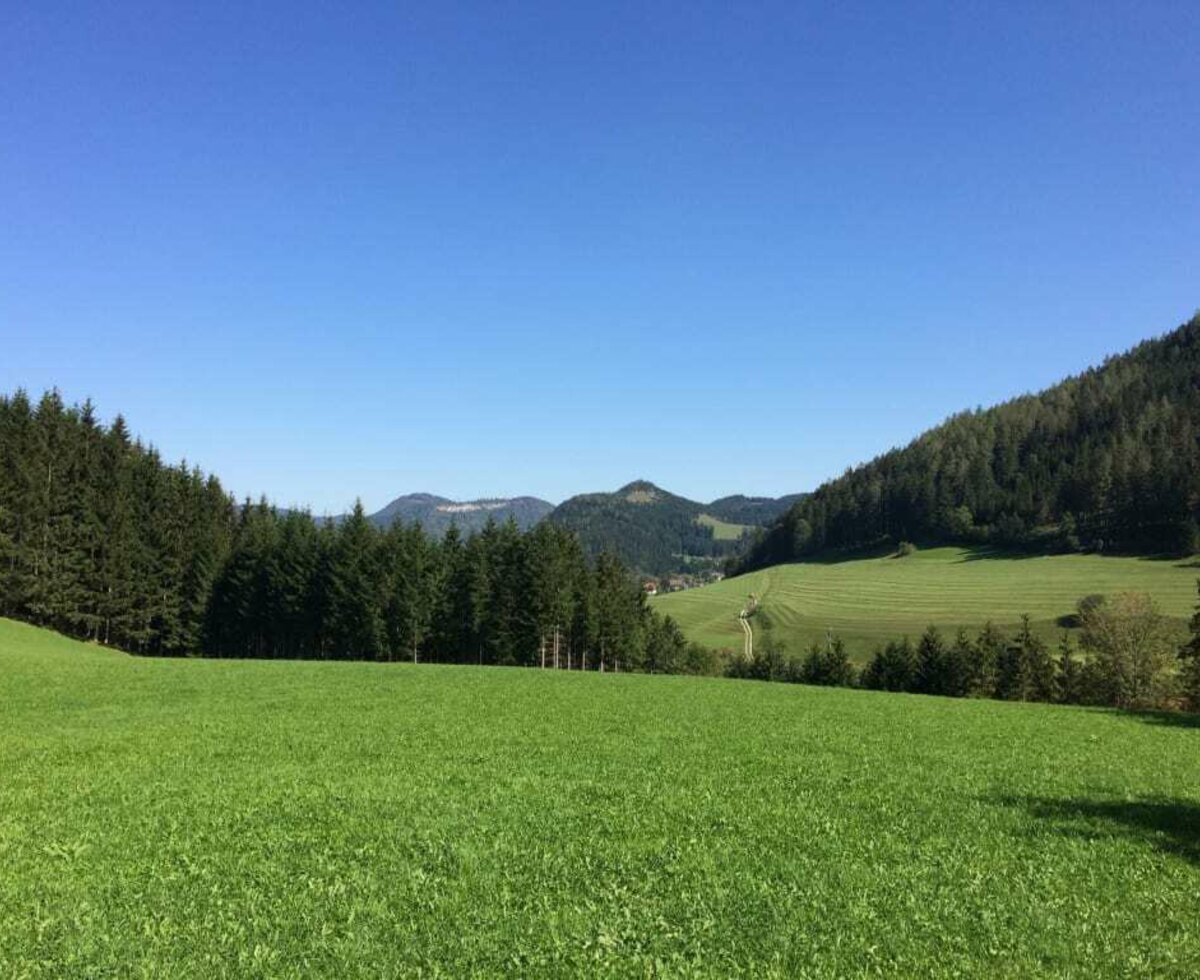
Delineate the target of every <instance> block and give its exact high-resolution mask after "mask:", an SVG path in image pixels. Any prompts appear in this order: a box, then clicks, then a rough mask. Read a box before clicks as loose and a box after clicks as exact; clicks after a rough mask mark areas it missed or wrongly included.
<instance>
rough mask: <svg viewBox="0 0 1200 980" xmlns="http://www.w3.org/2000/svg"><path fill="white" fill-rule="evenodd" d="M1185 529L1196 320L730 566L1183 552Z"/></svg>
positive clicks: (968, 429) (1194, 438) (945, 429)
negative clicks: (942, 551)
mask: <svg viewBox="0 0 1200 980" xmlns="http://www.w3.org/2000/svg"><path fill="white" fill-rule="evenodd" d="M1198 521H1200V315H1198V316H1197V317H1194V318H1193V319H1192V320H1191V321H1190V322H1189V323H1186V324H1184V325H1183V326H1181V327H1180V328H1178V329H1177V330H1175V331H1174V332H1173V333H1170V334H1167V335H1166V336H1164V337H1160V338H1158V339H1155V340H1150V341H1146V342H1145V343H1142V344H1140V345H1138V346H1137V347H1135V348H1134V349H1133V350H1131V351H1129V352H1128V353H1126V354H1123V355H1120V356H1117V357H1112V358H1109V359H1108V360H1107V361H1105V362H1104V364H1103V365H1101V366H1100V367H1097V368H1093V369H1091V370H1089V371H1087V372H1085V373H1083V374H1081V375H1079V376H1077V377H1073V378H1069V379H1067V380H1066V381H1063V382H1062V383H1060V384H1058V385H1055V386H1054V387H1052V388H1049V389H1047V390H1046V391H1043V392H1041V393H1040V394H1036V395H1026V396H1024V397H1021V398H1016V399H1014V400H1012V401H1010V402H1006V403H1004V404H1002V405H998V406H996V407H994V408H990V409H986V410H979V411H969V412H963V413H962V414H960V415H956V416H954V417H952V418H950V419H949V420H947V421H946V422H945V423H943V424H942V425H940V426H938V427H937V428H935V429H932V430H930V431H929V432H927V433H925V434H924V435H922V436H920V437H919V438H917V439H916V440H915V441H913V442H912V443H911V444H909V445H908V446H906V447H905V448H903V449H895V450H892V451H891V452H889V453H886V454H884V455H883V456H880V457H878V458H877V459H875V460H873V461H871V462H870V463H867V464H866V465H863V466H859V467H857V468H855V469H853V470H850V471H848V472H847V473H846V474H845V475H844V476H842V477H840V478H838V479H836V480H832V481H830V482H829V483H826V484H824V485H823V486H821V487H820V488H818V489H817V490H816V491H815V492H814V493H813V494H811V495H810V496H807V497H805V498H803V499H802V500H800V501H799V502H798V503H797V504H796V505H795V506H793V507H792V508H791V510H790V511H788V513H787V514H786V515H785V516H784V517H783V518H782V519H781V520H780V521H778V522H777V523H776V524H775V525H774V526H773V527H772V529H771V531H770V532H769V533H768V534H767V535H765V536H764V537H763V538H762V539H761V540H760V541H759V542H757V543H756V545H755V546H754V547H753V549H752V550H751V551H750V552H749V554H748V555H747V557H746V558H745V560H744V561H743V562H742V564H741V568H742V570H748V569H751V568H758V567H763V566H766V565H772V564H776V563H778V562H783V561H791V560H794V559H798V558H802V557H804V556H806V555H813V554H818V553H825V552H835V551H850V550H854V549H859V548H865V547H871V546H875V545H879V544H881V543H884V542H893V543H894V542H898V541H901V540H906V539H907V540H912V541H917V542H937V543H952V542H961V543H969V542H987V543H995V544H1002V545H1005V546H1013V547H1019V548H1028V549H1036V550H1039V551H1054V550H1080V549H1084V550H1097V551H1101V550H1103V551H1125V552H1140V553H1158V552H1169V553H1176V554H1177V553H1191V552H1194V551H1196V550H1198V549H1200V523H1198Z"/></svg>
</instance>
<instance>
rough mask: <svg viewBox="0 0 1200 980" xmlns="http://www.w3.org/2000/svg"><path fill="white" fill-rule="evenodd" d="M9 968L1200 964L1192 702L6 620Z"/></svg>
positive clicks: (1130, 968) (178, 971)
mask: <svg viewBox="0 0 1200 980" xmlns="http://www.w3.org/2000/svg"><path fill="white" fill-rule="evenodd" d="M0 707H2V710H3V724H2V725H0V774H2V776H3V778H2V779H0V976H4V977H43V976H44V977H62V976H89V977H94V976H205V977H218V976H263V977H266V976H272V977H299V976H318V975H323V976H337V977H346V976H372V977H374V976H397V975H423V976H431V977H435V976H452V977H465V976H472V975H486V976H495V975H499V974H511V975H518V976H526V977H529V976H580V975H601V976H603V975H611V976H651V975H657V976H714V977H729V976H738V975H741V976H751V977H766V976H781V977H782V976H787V977H792V976H814V975H822V976H835V975H836V976H852V975H862V974H867V973H876V972H880V973H883V974H890V975H898V974H899V975H922V976H933V975H945V976H950V975H960V976H961V975H964V974H966V975H976V976H989V977H992V976H1030V975H1035V974H1043V975H1048V974H1053V975H1058V976H1077V977H1085V976H1086V977H1096V976H1104V975H1108V976H1137V975H1143V976H1151V975H1153V976H1160V977H1162V976H1176V977H1194V976H1196V975H1197V974H1198V973H1200V924H1198V922H1200V920H1198V919H1197V905H1196V901H1197V894H1198V893H1200V762H1198V760H1200V728H1196V727H1190V722H1189V720H1188V719H1186V718H1182V717H1176V718H1152V717H1139V716H1133V715H1124V716H1123V715H1118V714H1113V713H1108V712H1102V711H1091V710H1085V709H1072V708H1056V707H1050V706H1044V705H1017V704H1006V703H1000V702H973V701H956V700H940V699H931V698H920V697H915V696H906V695H888V694H876V693H871V692H859V691H841V690H827V689H815V688H804V687H797V686H791V685H783V684H779V685H768V684H758V683H751V682H744V681H726V680H704V679H689V678H672V677H646V676H632V675H611V674H609V675H595V674H591V675H580V674H565V673H553V672H542V671H536V670H518V669H512V670H503V669H494V668H493V669H488V668H482V669H480V668H471V667H424V666H422V667H413V666H409V665H380V664H339V663H288V662H232V661H203V660H184V661H164V660H143V659H134V658H129V657H125V656H122V655H118V654H114V653H109V652H105V651H101V650H96V649H93V648H90V647H87V646H83V645H80V644H77V643H74V642H71V641H68V640H64V639H61V638H58V637H56V636H53V635H51V634H48V633H45V632H42V631H38V630H35V629H33V628H30V627H26V626H20V625H17V624H14V623H11V622H8V621H4V620H0Z"/></svg>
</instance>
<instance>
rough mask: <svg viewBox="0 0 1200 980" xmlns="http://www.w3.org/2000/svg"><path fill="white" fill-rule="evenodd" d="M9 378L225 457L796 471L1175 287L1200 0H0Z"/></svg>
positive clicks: (433, 481) (252, 482)
mask: <svg viewBox="0 0 1200 980" xmlns="http://www.w3.org/2000/svg"><path fill="white" fill-rule="evenodd" d="M3 19H4V26H3V29H0V92H2V93H3V98H2V99H0V133H2V136H0V341H2V343H0V388H2V389H4V390H6V391H11V390H12V389H14V388H16V387H18V386H24V387H26V388H28V389H30V390H31V391H33V392H34V393H37V392H40V390H41V389H43V388H45V387H47V386H55V385H56V386H58V387H59V388H60V389H61V390H62V392H63V394H64V396H65V397H66V398H67V399H68V400H82V399H83V398H85V397H88V396H91V397H92V398H93V399H94V400H95V401H96V402H97V403H98V406H99V408H100V411H101V414H102V416H104V417H106V418H109V417H111V416H112V414H114V413H115V412H118V411H120V412H123V413H125V414H126V416H127V417H128V418H129V420H130V423H131V425H132V426H133V428H134V429H135V431H137V432H139V433H141V434H142V435H143V436H145V437H146V438H148V439H149V440H151V441H153V442H154V443H155V444H157V445H158V446H159V447H160V449H161V450H162V451H163V453H164V455H166V456H167V457H169V458H171V459H178V458H180V457H183V456H186V457H187V458H188V459H189V460H190V461H193V462H197V463H199V464H201V465H202V466H203V467H205V468H206V469H208V470H212V471H215V472H216V473H217V474H218V475H219V476H220V477H221V478H222V480H223V481H224V483H225V484H226V485H227V486H228V487H229V488H230V489H231V490H233V491H234V492H236V493H237V494H239V495H241V494H247V493H249V494H255V495H257V494H258V493H264V492H265V493H266V494H267V495H268V496H270V497H271V498H272V499H274V500H276V501H277V502H279V503H283V504H287V503H294V502H298V503H308V504H311V505H312V506H313V507H314V508H315V509H316V510H317V511H318V512H321V511H338V510H341V509H342V508H343V507H345V506H346V505H348V504H349V503H350V502H352V501H353V499H354V498H355V496H361V497H362V498H363V501H364V503H365V504H366V505H367V506H368V508H370V509H374V508H376V507H379V506H381V505H383V504H384V503H385V502H386V501H387V500H389V499H390V498H391V497H393V496H395V495H396V494H398V493H402V492H409V491H416V490H429V491H433V492H438V493H443V494H446V495H448V496H456V497H474V496H481V495H508V494H516V493H531V494H537V495H541V496H545V497H548V498H550V499H552V500H559V499H562V498H564V497H566V496H568V495H570V494H572V493H576V492H580V491H585V490H595V489H603V488H615V487H616V486H618V485H620V484H622V483H624V482H626V481H628V480H630V479H633V478H634V477H646V478H649V479H652V480H654V481H656V482H658V483H660V484H662V485H664V486H666V487H668V488H669V489H672V490H675V491H677V492H680V493H683V494H686V495H688V496H692V497H698V498H703V499H708V498H711V497H715V496H719V495H722V494H726V493H734V492H745V493H761V494H780V493H785V492H790V491H797V490H803V489H808V488H811V487H813V486H815V485H816V484H817V483H818V482H820V481H821V480H822V479H824V478H827V477H829V476H831V475H836V474H837V473H839V472H841V471H842V470H843V469H844V468H845V467H846V466H848V465H850V464H853V463H856V462H859V461H862V460H864V459H867V458H869V457H871V456H873V455H875V454H876V453H878V452H880V451H883V450H886V449H888V448H889V447H891V446H893V445H896V444H899V443H903V442H905V441H907V440H908V439H909V438H910V437H911V436H913V435H915V434H916V433H917V432H918V431H920V430H921V429H923V428H925V427H927V426H929V425H931V424H933V423H936V422H937V421H939V420H940V419H942V418H943V417H944V416H946V415H947V414H948V413H951V412H953V411H956V410H959V409H962V408H965V407H970V406H974V405H977V404H987V403H990V402H992V401H995V400H998V399H1002V398H1005V397H1008V396H1011V395H1015V394H1018V393H1020V392H1023V391H1025V390H1029V389H1036V388H1038V387H1041V386H1043V385H1045V384H1048V383H1050V382H1053V381H1054V380H1056V379H1057V378H1059V377H1060V376H1062V375H1064V374H1068V373H1072V372H1074V371H1076V370H1079V369H1082V368H1084V367H1086V366H1087V365H1089V364H1090V363H1093V362H1096V361H1098V360H1099V359H1100V358H1102V357H1103V356H1104V355H1105V354H1106V353H1109V352H1113V351H1117V350H1121V349H1124V348H1126V347H1128V346H1130V345H1131V344H1133V343H1135V342H1136V341H1138V340H1139V339H1141V338H1143V337H1146V336H1149V335H1153V334H1158V333H1162V332H1165V331H1166V330H1169V329H1172V328H1173V327H1175V326H1176V325H1177V324H1179V323H1180V322H1182V321H1183V320H1185V319H1187V318H1188V317H1189V316H1190V315H1191V314H1192V313H1193V312H1194V311H1195V310H1196V308H1197V307H1198V306H1200V5H1197V4H1196V3H1195V2H1194V0H1190V2H1181V3H1173V4H1172V3H1154V2H1140V3H1129V4H1106V3H1097V2H1087V3H1068V4H1051V3H1046V2H1036V3H1028V4H1023V3H1004V4H996V3H962V2H955V3H947V4H939V5H934V4H893V3H878V4H864V5H859V4H844V3H837V4H813V3H785V4H778V5H771V4H739V3H725V4H681V3H669V4H661V5H659V4H646V3H637V4H629V5H622V4H607V3H606V4H595V5H586V4H580V3H560V4H545V5H535V4H503V3H480V4H474V5H454V4H450V3H446V2H438V3H431V4H428V5H420V4H407V3H381V4H378V5H370V4H365V3H364V4H321V5H310V4H304V3H298V2H294V0H289V2H287V3H249V4H247V3H241V2H239V3H229V4H223V3H215V2H214V3H203V4H195V5H193V7H192V9H191V10H190V11H184V10H182V5H179V4H163V3H146V4H120V3H113V4H103V5H92V4H87V3H82V2H78V0H74V2H70V3H51V2H38V3H29V4H19V5H10V6H9V8H8V9H7V10H6V11H5V15H4V18H3Z"/></svg>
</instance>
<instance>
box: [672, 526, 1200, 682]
mask: <svg viewBox="0 0 1200 980" xmlns="http://www.w3.org/2000/svg"><path fill="white" fill-rule="evenodd" d="M1197 578H1200V561H1198V560H1196V559H1190V560H1159V559H1148V558H1120V557H1101V556H1099V555H1052V556H1049V557H1025V556H1012V555H994V554H993V553H991V552H988V551H984V550H971V549H964V548H935V549H931V550H928V551H918V552H917V553H916V554H913V555H910V556H908V557H907V558H893V557H883V558H861V559H855V560H849V561H840V562H828V563H802V564H793V565H777V566H775V567H773V568H767V569H763V570H761V571H758V572H753V573H751V574H749V575H742V576H739V577H737V578H733V579H727V580H726V581H723V582H717V583H715V584H713V585H707V586H704V587H703V588H698V589H691V590H689V591H686V592H673V593H669V594H667V595H661V596H658V597H656V598H655V599H653V600H652V602H653V605H654V608H655V609H657V610H658V611H659V612H662V613H666V614H668V615H670V616H672V617H674V618H675V619H676V620H677V621H678V622H679V624H680V626H682V627H683V629H684V631H685V632H686V633H687V635H688V636H689V637H690V638H691V639H693V640H696V641H698V642H700V643H703V644H705V645H707V646H712V647H718V648H720V647H729V648H732V649H735V650H740V649H741V646H742V632H741V627H740V626H739V625H738V622H737V614H738V611H739V610H741V609H742V607H743V606H744V604H745V602H746V597H747V595H749V594H750V593H754V594H755V595H757V596H758V599H759V603H760V607H761V609H762V610H763V612H764V614H765V615H766V617H768V618H769V620H770V623H771V624H772V628H773V630H774V632H775V635H776V637H778V638H779V639H780V640H781V641H783V642H784V643H785V645H786V646H788V647H789V648H790V649H792V650H793V652H796V653H800V652H803V651H804V650H805V649H807V647H808V645H809V644H810V643H812V642H813V640H822V639H824V637H825V634H826V632H827V631H828V630H832V631H833V632H835V633H837V634H838V635H839V636H841V637H842V638H843V639H844V640H845V641H846V644H847V647H848V648H849V650H850V652H851V654H852V655H853V656H855V657H856V658H857V659H859V660H865V659H866V658H867V657H869V656H870V654H871V653H872V652H873V651H874V649H875V647H876V646H877V645H878V644H879V643H881V642H886V641H887V640H890V639H894V638H898V637H900V636H902V635H904V634H908V635H909V636H911V637H913V638H914V639H916V637H917V636H918V635H919V634H920V633H921V632H922V631H924V629H925V627H926V626H928V625H930V624H931V623H933V624H935V625H937V626H939V627H941V628H943V629H944V630H946V631H947V632H948V633H952V632H953V631H954V630H956V629H957V628H958V627H959V626H965V627H968V628H969V629H972V630H974V629H977V628H978V627H980V626H982V625H983V624H984V623H985V622H986V621H987V620H989V619H990V620H992V621H993V622H995V623H996V624H997V625H998V626H1002V627H1004V628H1006V629H1009V630H1014V629H1016V628H1017V626H1018V625H1019V623H1020V618H1021V615H1022V614H1024V613H1028V614H1029V616H1030V617H1031V619H1032V621H1033V625H1034V629H1035V630H1036V631H1037V632H1038V633H1039V634H1041V635H1042V636H1044V637H1045V638H1046V639H1047V640H1056V639H1057V637H1058V636H1059V635H1060V634H1061V632H1062V629H1063V626H1062V623H1061V621H1062V618H1063V617H1069V616H1070V615H1071V614H1072V613H1073V612H1074V611H1075V604H1076V602H1078V600H1079V599H1080V598H1082V597H1083V596H1086V595H1091V594H1093V593H1102V594H1112V593H1115V592H1121V591H1128V590H1137V591H1142V592H1148V593H1150V595H1152V596H1153V597H1154V598H1155V600H1157V602H1158V603H1159V606H1160V608H1161V609H1162V611H1163V612H1165V613H1167V614H1168V615H1170V616H1171V617H1172V618H1175V619H1177V620H1178V622H1179V626H1180V629H1181V630H1182V629H1183V627H1184V626H1185V624H1186V622H1187V619H1188V618H1189V617H1190V616H1191V614H1192V612H1193V610H1194V609H1195V606H1196V579H1197ZM760 632H761V623H760Z"/></svg>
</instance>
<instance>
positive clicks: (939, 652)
mask: <svg viewBox="0 0 1200 980" xmlns="http://www.w3.org/2000/svg"><path fill="white" fill-rule="evenodd" d="M946 687H947V684H946V644H945V642H944V641H943V640H942V634H941V633H940V632H939V631H938V629H937V627H936V626H930V627H929V628H928V629H927V630H925V632H924V634H923V635H922V636H921V640H920V642H919V643H918V644H917V670H916V677H915V678H914V683H913V689H914V690H915V691H917V692H919V693H921V694H945V693H947V691H946Z"/></svg>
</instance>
